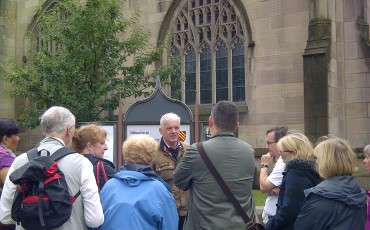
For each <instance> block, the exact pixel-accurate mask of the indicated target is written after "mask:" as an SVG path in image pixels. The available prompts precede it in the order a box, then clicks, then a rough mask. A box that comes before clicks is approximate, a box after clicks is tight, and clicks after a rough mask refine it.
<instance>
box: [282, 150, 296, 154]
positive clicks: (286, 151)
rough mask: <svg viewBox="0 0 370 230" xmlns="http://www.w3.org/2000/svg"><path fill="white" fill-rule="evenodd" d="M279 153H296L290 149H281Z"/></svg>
mask: <svg viewBox="0 0 370 230" xmlns="http://www.w3.org/2000/svg"><path fill="white" fill-rule="evenodd" d="M279 153H280V154H281V153H294V151H289V150H284V151H279Z"/></svg>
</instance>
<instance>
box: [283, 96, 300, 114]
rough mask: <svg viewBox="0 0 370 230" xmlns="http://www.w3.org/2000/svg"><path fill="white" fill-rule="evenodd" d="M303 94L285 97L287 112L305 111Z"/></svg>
mask: <svg viewBox="0 0 370 230" xmlns="http://www.w3.org/2000/svg"><path fill="white" fill-rule="evenodd" d="M303 101H304V100H303V96H301V97H286V98H284V111H285V112H300V113H303V112H304V102H303Z"/></svg>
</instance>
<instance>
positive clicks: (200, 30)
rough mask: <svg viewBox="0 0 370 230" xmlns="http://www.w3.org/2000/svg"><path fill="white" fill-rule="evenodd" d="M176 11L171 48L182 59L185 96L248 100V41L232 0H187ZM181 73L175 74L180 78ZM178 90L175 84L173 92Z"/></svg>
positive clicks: (192, 100) (201, 99) (204, 101)
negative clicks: (180, 8)
mask: <svg viewBox="0 0 370 230" xmlns="http://www.w3.org/2000/svg"><path fill="white" fill-rule="evenodd" d="M178 12H179V14H178V15H175V17H176V19H174V23H175V24H174V25H173V27H172V30H171V31H170V32H171V34H173V37H172V40H171V47H170V49H169V50H170V52H171V53H172V55H171V56H173V54H175V53H176V54H178V55H179V56H182V57H185V58H183V59H182V61H183V63H182V66H183V74H184V75H185V82H182V84H183V85H182V87H179V86H175V87H177V88H176V89H178V88H182V89H185V90H182V91H181V100H182V101H184V102H185V103H186V104H189V105H192V104H194V103H195V95H196V94H195V93H196V92H199V97H198V98H199V101H198V102H199V103H201V104H212V103H216V102H217V101H220V100H231V101H235V102H240V101H245V100H246V98H245V97H246V79H245V78H246V47H247V46H246V44H247V43H248V41H247V40H248V38H247V37H246V36H245V34H247V31H244V30H245V29H243V28H246V26H242V25H244V24H243V22H242V20H241V18H240V16H239V15H240V14H237V12H236V9H235V8H234V7H233V5H232V4H231V3H230V1H229V0H187V3H186V4H185V5H184V7H183V9H182V10H180V11H178ZM177 77H179V76H172V78H171V79H176V78H177ZM175 91H176V90H173V89H172V88H171V94H172V93H175Z"/></svg>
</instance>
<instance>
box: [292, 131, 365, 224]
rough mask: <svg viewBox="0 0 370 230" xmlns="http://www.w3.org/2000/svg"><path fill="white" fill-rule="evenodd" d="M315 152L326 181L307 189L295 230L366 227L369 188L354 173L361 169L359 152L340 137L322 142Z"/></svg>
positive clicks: (318, 169) (320, 172)
mask: <svg viewBox="0 0 370 230" xmlns="http://www.w3.org/2000/svg"><path fill="white" fill-rule="evenodd" d="M314 153H315V156H316V157H317V171H318V172H319V174H320V176H321V177H322V178H323V179H324V181H323V182H321V183H320V184H318V185H317V186H316V187H313V188H310V189H307V190H305V195H306V200H305V203H304V205H303V207H302V210H301V212H300V214H299V216H298V218H297V221H296V223H295V226H294V227H295V229H300V230H304V229H307V230H308V229H310V230H311V229H336V230H341V229H343V230H347V229H364V226H365V221H366V191H365V190H364V189H362V188H361V187H360V186H359V185H358V184H357V183H356V181H355V179H354V177H353V176H352V174H353V173H354V172H355V171H356V168H357V167H356V162H357V159H356V155H355V153H354V152H353V151H352V149H351V147H350V146H349V144H348V143H347V142H346V141H344V140H342V139H339V138H330V139H327V140H324V141H322V142H321V143H319V144H318V145H317V146H316V148H315V150H314Z"/></svg>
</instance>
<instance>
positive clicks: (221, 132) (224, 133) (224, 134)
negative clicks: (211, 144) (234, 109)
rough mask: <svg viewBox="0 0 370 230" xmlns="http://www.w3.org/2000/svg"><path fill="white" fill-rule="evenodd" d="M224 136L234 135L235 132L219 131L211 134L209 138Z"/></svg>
mask: <svg viewBox="0 0 370 230" xmlns="http://www.w3.org/2000/svg"><path fill="white" fill-rule="evenodd" d="M225 136H228V137H235V134H234V133H233V132H231V131H220V132H218V133H216V134H215V135H213V136H211V139H212V138H215V137H225Z"/></svg>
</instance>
